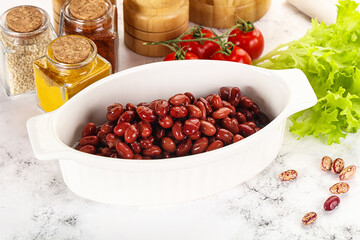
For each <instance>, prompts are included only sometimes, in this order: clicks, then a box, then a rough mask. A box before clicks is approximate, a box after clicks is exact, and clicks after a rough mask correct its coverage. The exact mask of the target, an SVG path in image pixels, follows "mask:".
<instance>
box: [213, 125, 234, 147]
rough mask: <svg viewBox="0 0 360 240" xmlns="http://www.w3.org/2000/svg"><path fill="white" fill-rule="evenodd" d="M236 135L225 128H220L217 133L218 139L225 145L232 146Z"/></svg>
mask: <svg viewBox="0 0 360 240" xmlns="http://www.w3.org/2000/svg"><path fill="white" fill-rule="evenodd" d="M233 138H234V134H232V133H231V132H230V131H229V130H227V129H225V128H220V129H219V131H217V133H216V139H217V140H221V141H222V142H223V143H225V144H230V143H232V142H233Z"/></svg>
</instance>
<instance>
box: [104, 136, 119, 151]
mask: <svg viewBox="0 0 360 240" xmlns="http://www.w3.org/2000/svg"><path fill="white" fill-rule="evenodd" d="M118 142H121V139H120V138H118V137H117V136H115V135H114V134H113V133H109V134H107V135H106V145H107V146H108V147H109V148H115V146H116V144H117V143H118Z"/></svg>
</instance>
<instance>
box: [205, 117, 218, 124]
mask: <svg viewBox="0 0 360 240" xmlns="http://www.w3.org/2000/svg"><path fill="white" fill-rule="evenodd" d="M206 121H208V122H209V123H211V124H212V125H215V123H216V120H215V118H212V117H207V118H206Z"/></svg>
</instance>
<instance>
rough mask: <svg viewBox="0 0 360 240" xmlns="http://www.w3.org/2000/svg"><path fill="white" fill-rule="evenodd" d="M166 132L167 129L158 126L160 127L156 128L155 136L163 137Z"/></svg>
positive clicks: (156, 137) (158, 138)
mask: <svg viewBox="0 0 360 240" xmlns="http://www.w3.org/2000/svg"><path fill="white" fill-rule="evenodd" d="M165 134H166V131H165V129H163V128H161V127H158V128H156V129H155V133H154V137H155V139H156V140H160V139H162V138H163V137H165Z"/></svg>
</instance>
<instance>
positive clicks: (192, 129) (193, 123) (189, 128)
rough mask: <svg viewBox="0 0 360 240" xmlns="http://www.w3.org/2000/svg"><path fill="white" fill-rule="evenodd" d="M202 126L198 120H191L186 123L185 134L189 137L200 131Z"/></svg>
mask: <svg viewBox="0 0 360 240" xmlns="http://www.w3.org/2000/svg"><path fill="white" fill-rule="evenodd" d="M200 124H201V123H200V120H199V119H198V118H189V119H188V120H186V121H185V123H184V126H183V132H184V133H185V134H186V135H188V136H190V135H193V134H194V133H196V132H197V131H198V130H199V129H200Z"/></svg>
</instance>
